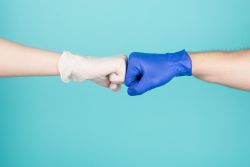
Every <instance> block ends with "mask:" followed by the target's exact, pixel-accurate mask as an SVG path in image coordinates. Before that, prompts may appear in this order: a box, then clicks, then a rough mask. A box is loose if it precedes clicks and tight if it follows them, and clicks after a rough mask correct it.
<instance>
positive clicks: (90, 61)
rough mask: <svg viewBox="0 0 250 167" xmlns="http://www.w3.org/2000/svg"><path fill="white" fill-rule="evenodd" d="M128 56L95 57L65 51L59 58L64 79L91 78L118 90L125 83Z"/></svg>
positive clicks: (82, 79)
mask: <svg viewBox="0 0 250 167" xmlns="http://www.w3.org/2000/svg"><path fill="white" fill-rule="evenodd" d="M126 63H127V57H126V56H125V55H119V56H115V57H93V56H79V55H73V54H71V53H70V52H67V51H65V52H63V54H62V56H61V58H60V60H59V72H60V75H61V78H62V81H64V82H69V81H71V80H72V81H75V82H82V81H85V80H91V81H93V82H95V83H97V84H99V85H101V86H104V87H108V88H110V89H112V90H114V91H118V90H119V89H120V87H121V84H123V83H124V80H125V73H126Z"/></svg>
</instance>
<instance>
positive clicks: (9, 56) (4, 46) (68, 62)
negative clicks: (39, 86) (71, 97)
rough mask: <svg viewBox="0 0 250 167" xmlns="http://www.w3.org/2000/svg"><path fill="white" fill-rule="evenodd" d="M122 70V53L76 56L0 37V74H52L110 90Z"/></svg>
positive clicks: (119, 79) (118, 82)
mask: <svg viewBox="0 0 250 167" xmlns="http://www.w3.org/2000/svg"><path fill="white" fill-rule="evenodd" d="M125 72H126V56H124V55H119V56H107V57H95V56H80V55H74V54H72V53H70V52H63V54H61V53H57V52H52V51H47V50H44V49H37V48H32V47H29V46H25V45H22V44H18V43H15V42H11V41H8V40H5V39H0V77H16V76H56V75H60V76H61V78H62V80H63V81H64V82H69V81H76V82H83V81H85V80H90V81H93V82H95V83H97V84H99V85H101V86H104V87H108V88H111V89H112V90H114V91H117V90H119V89H120V86H121V84H122V83H123V82H124V79H125Z"/></svg>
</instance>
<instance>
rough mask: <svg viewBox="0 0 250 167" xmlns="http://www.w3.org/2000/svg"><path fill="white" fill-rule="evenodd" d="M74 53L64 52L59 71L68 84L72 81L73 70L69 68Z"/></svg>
mask: <svg viewBox="0 0 250 167" xmlns="http://www.w3.org/2000/svg"><path fill="white" fill-rule="evenodd" d="M72 56H73V55H72V53H70V52H68V51H64V52H63V53H62V55H61V57H60V60H59V64H58V69H59V72H60V75H61V79H62V81H63V82H65V83H68V82H70V80H71V74H72V69H71V67H70V66H69V64H70V63H69V61H70V60H71V57H72Z"/></svg>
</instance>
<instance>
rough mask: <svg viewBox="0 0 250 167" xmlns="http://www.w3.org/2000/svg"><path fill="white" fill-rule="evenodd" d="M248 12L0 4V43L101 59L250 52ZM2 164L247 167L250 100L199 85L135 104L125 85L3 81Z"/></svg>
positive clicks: (114, 0)
mask: <svg viewBox="0 0 250 167" xmlns="http://www.w3.org/2000/svg"><path fill="white" fill-rule="evenodd" d="M249 9H250V1H248V0H203V1H201V0H182V1H181V0H138V1H135V0H123V1H121V0H105V1H101V0H99V1H98V0H68V1H67V0H64V1H63V0H1V1H0V36H1V37H3V38H6V39H9V40H14V41H16V42H21V43H24V44H26V45H30V46H33V47H39V48H44V49H49V50H54V51H59V52H62V51H63V50H70V51H71V52H73V53H78V54H81V55H96V56H106V55H116V54H119V53H125V54H127V55H128V54H129V53H130V52H132V51H143V52H157V53H165V52H174V51H178V50H181V49H183V48H185V49H186V50H188V51H207V50H238V49H245V48H249V47H250V17H249V16H250V10H249ZM37 63H39V62H37ZM249 77H250V76H249ZM0 166H1V167H153V166H155V167H166V166H171V167H211V166H213V167H236V166H237V167H249V166H250V93H248V92H244V91H239V90H234V89H231V88H227V87H223V86H218V85H214V84H209V83H206V82H203V81H200V80H198V79H195V78H194V77H183V78H176V79H174V80H173V81H172V82H171V83H169V84H167V85H165V86H163V87H161V88H158V89H155V90H153V91H150V92H148V93H146V94H145V95H143V96H138V97H130V96H128V95H127V93H126V87H125V86H123V88H122V90H121V91H120V92H119V93H113V92H112V91H110V90H107V89H104V88H101V87H99V86H97V85H95V84H92V83H89V82H86V83H80V84H77V83H69V84H64V83H62V82H61V80H60V78H59V77H28V78H1V79H0Z"/></svg>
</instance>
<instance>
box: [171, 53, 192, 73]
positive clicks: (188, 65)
mask: <svg viewBox="0 0 250 167" xmlns="http://www.w3.org/2000/svg"><path fill="white" fill-rule="evenodd" d="M167 55H168V56H170V57H169V58H170V59H172V61H173V60H174V61H175V62H176V63H177V64H178V65H177V66H176V67H177V68H176V71H177V76H191V75H192V60H191V58H190V56H189V54H188V53H187V52H186V51H185V49H183V50H181V51H179V52H176V53H167Z"/></svg>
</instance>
